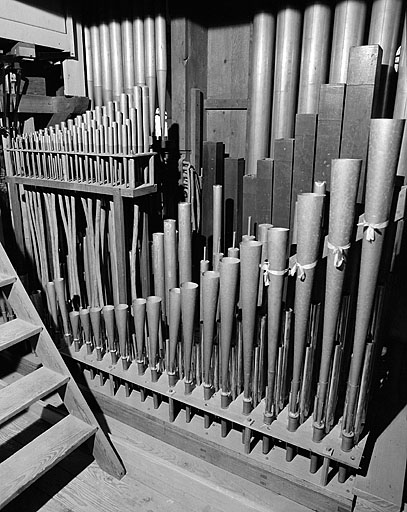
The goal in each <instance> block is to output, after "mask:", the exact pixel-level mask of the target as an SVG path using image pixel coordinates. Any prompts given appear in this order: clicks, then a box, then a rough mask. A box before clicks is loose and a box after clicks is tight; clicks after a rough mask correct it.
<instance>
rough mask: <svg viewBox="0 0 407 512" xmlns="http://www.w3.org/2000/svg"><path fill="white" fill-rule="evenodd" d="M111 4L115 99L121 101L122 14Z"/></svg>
mask: <svg viewBox="0 0 407 512" xmlns="http://www.w3.org/2000/svg"><path fill="white" fill-rule="evenodd" d="M109 6H110V9H109V35H110V54H111V59H112V86H113V101H119V100H120V94H121V93H122V92H123V61H122V58H123V57H122V34H121V24H120V14H119V13H118V12H117V10H116V9H115V8H114V7H113V4H109Z"/></svg>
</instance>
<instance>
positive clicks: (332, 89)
mask: <svg viewBox="0 0 407 512" xmlns="http://www.w3.org/2000/svg"><path fill="white" fill-rule="evenodd" d="M344 98H345V85H344V84H334V85H330V84H329V85H328V84H324V85H321V92H320V96H319V107H318V128H317V142H316V148H315V168H314V181H326V185H327V190H329V189H330V182H331V160H332V159H333V158H338V157H339V151H340V145H341V134H342V115H343V103H344Z"/></svg>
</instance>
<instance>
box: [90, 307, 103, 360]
mask: <svg viewBox="0 0 407 512" xmlns="http://www.w3.org/2000/svg"><path fill="white" fill-rule="evenodd" d="M101 313H102V308H101V307H100V306H97V307H93V308H90V310H89V316H90V324H91V326H92V332H93V340H94V343H95V349H96V359H97V360H98V361H101V360H102V356H103V354H102V339H101V325H100V320H101Z"/></svg>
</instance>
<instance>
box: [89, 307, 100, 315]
mask: <svg viewBox="0 0 407 512" xmlns="http://www.w3.org/2000/svg"><path fill="white" fill-rule="evenodd" d="M101 311H102V308H101V307H100V306H94V307H91V308H90V310H89V313H90V314H92V313H100V312H101Z"/></svg>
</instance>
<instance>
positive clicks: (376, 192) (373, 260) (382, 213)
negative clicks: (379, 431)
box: [342, 119, 404, 451]
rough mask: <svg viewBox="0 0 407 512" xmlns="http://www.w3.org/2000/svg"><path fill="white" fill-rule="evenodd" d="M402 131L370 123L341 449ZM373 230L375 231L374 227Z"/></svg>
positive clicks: (389, 122) (394, 122)
mask: <svg viewBox="0 0 407 512" xmlns="http://www.w3.org/2000/svg"><path fill="white" fill-rule="evenodd" d="M403 130H404V120H402V119H372V120H371V124H370V133H369V150H368V165H367V174H366V203H365V214H364V218H365V225H364V236H363V240H362V256H361V262H360V273H359V288H358V298H357V305H356V319H355V333H354V338H353V353H352V361H351V366H350V370H349V378H348V387H347V394H346V396H347V403H346V414H345V416H344V427H343V432H342V449H343V450H344V451H348V450H350V449H351V448H352V446H353V440H354V426H355V415H356V404H357V396H358V392H359V385H360V378H361V371H362V364H363V359H364V354H365V347H366V337H367V333H368V329H369V322H370V318H371V313H372V308H373V302H374V296H375V290H376V283H377V278H378V271H379V265H380V258H381V254H382V250H383V242H384V235H385V232H386V222H388V221H389V212H390V206H391V199H392V195H393V186H394V179H395V176H396V171H397V163H398V158H399V153H400V148H401V140H402V135H403ZM375 226H376V227H375Z"/></svg>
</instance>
